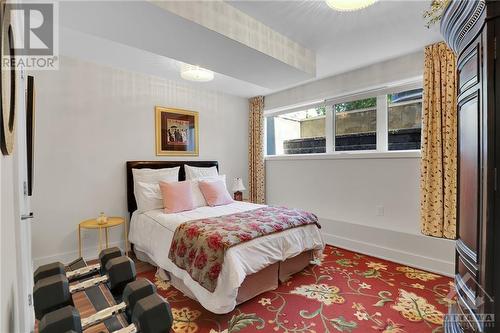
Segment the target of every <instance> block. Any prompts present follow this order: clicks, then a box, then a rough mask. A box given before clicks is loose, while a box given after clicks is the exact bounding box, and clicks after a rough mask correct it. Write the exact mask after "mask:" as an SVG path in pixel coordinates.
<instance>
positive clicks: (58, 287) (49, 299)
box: [33, 256, 136, 319]
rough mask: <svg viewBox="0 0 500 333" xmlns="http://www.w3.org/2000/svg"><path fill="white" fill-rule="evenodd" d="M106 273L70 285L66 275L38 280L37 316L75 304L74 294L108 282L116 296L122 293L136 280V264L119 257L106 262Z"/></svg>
mask: <svg viewBox="0 0 500 333" xmlns="http://www.w3.org/2000/svg"><path fill="white" fill-rule="evenodd" d="M106 271H107V273H106V275H104V276H100V277H96V278H93V279H89V280H86V281H83V282H80V283H78V284H74V285H71V286H70V285H69V280H68V278H67V277H66V276H65V275H62V274H59V275H54V276H49V277H47V278H44V279H40V280H38V282H37V283H36V284H35V286H34V288H33V301H34V306H35V317H36V318H37V319H40V318H42V317H43V316H44V315H45V314H46V313H48V312H51V311H54V310H56V309H59V308H61V307H64V306H67V305H73V298H72V297H71V295H72V294H74V293H76V292H78V291H82V290H85V289H87V288H90V287H93V286H97V285H99V284H101V283H107V284H108V287H109V290H110V291H111V293H112V294H113V295H114V296H117V295H120V294H121V293H122V292H123V288H125V285H126V284H127V283H129V282H132V281H134V280H135V277H136V273H135V265H134V262H133V261H132V259H130V258H129V257H125V256H122V257H117V258H113V259H110V260H108V262H107V263H106Z"/></svg>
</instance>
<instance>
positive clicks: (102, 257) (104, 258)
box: [33, 247, 123, 284]
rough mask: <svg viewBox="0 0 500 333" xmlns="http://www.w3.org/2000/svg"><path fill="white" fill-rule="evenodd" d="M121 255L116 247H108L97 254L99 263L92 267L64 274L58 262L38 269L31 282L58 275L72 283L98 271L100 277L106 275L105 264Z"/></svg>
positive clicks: (63, 268) (62, 267)
mask: <svg viewBox="0 0 500 333" xmlns="http://www.w3.org/2000/svg"><path fill="white" fill-rule="evenodd" d="M122 255H123V253H122V251H121V250H120V249H119V248H117V247H110V248H108V249H104V250H102V251H101V252H100V253H99V263H98V264H94V265H89V266H87V267H82V268H79V269H75V270H72V271H68V272H66V267H65V266H64V264H62V263H60V262H53V263H50V264H47V265H43V266H40V267H38V269H37V270H36V271H35V273H34V274H33V280H34V283H35V284H36V283H37V282H38V280H40V279H43V278H46V277H49V276H54V275H58V274H63V275H66V277H67V278H68V280H70V281H72V280H75V279H79V278H81V277H84V276H88V275H90V274H94V273H96V272H98V271H100V274H101V275H104V274H106V263H107V262H108V261H109V260H110V259H113V258H116V257H121V256H122Z"/></svg>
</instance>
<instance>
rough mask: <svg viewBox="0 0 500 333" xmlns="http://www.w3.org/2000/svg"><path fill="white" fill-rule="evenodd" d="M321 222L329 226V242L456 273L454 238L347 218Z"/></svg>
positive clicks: (451, 273)
mask: <svg viewBox="0 0 500 333" xmlns="http://www.w3.org/2000/svg"><path fill="white" fill-rule="evenodd" d="M321 224H322V226H323V227H325V226H327V228H323V230H324V231H323V237H324V240H325V242H326V243H327V244H330V245H333V246H338V247H341V248H345V249H346V250H351V251H355V252H359V253H362V254H366V255H370V256H374V257H378V258H381V259H386V260H389V261H394V262H396V263H400V264H403V265H408V266H412V267H415V268H419V269H423V270H426V271H430V272H434V273H437V274H441V275H445V276H449V277H453V276H454V272H455V251H454V248H455V242H454V241H451V240H446V239H437V238H432V237H427V236H424V235H414V234H407V233H403V232H399V231H392V230H385V229H380V228H374V227H370V226H365V225H359V224H353V223H348V222H339V221H332V220H324V219H322V221H321ZM325 229H327V230H325ZM328 229H329V230H328ZM332 230H335V232H332Z"/></svg>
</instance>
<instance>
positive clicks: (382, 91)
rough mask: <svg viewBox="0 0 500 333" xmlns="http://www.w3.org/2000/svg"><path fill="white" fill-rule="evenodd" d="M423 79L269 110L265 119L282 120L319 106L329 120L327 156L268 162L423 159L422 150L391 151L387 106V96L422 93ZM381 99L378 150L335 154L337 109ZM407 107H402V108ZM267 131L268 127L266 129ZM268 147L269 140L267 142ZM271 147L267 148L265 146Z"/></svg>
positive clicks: (286, 157)
mask: <svg viewBox="0 0 500 333" xmlns="http://www.w3.org/2000/svg"><path fill="white" fill-rule="evenodd" d="M422 87H423V84H422V76H419V77H416V78H413V79H409V80H406V81H401V82H400V83H393V84H386V85H384V86H379V87H376V88H372V89H367V90H360V91H356V92H352V93H350V94H343V95H339V96H336V97H332V98H329V99H325V100H323V101H318V100H316V101H314V102H310V103H303V104H300V105H294V106H290V107H280V108H278V109H272V110H265V111H264V117H265V118H267V117H271V116H274V117H275V116H278V115H280V114H285V113H290V112H295V111H303V110H306V109H311V108H315V107H319V106H326V119H325V141H326V142H325V143H326V152H325V153H320V154H283V155H267V154H266V155H265V156H264V159H265V160H266V161H273V160H303V159H311V160H323V159H349V158H352V159H371V158H375V159H377V158H378V159H386V158H421V151H420V150H394V151H390V150H389V123H388V120H389V119H388V117H389V112H388V111H389V105H388V103H387V95H388V94H393V93H398V92H402V91H407V90H413V89H421V88H422ZM374 96H375V97H376V98H377V108H376V112H377V135H376V137H377V139H376V140H377V141H376V142H377V144H376V146H377V148H376V149H375V150H354V151H338V152H337V151H335V114H334V112H333V105H335V104H340V103H345V102H350V101H353V100H357V99H363V98H371V97H374ZM418 101H421V100H416V101H408V104H409V103H415V102H418ZM403 104H406V103H402V104H401V105H403ZM399 105H400V104H398V103H397V104H395V105H391V106H399ZM265 129H266V130H267V126H266V127H265ZM266 136H267V132H265V134H264V137H265V138H266ZM264 142H265V143H267V138H266V140H265V141H264ZM265 147H267V144H265Z"/></svg>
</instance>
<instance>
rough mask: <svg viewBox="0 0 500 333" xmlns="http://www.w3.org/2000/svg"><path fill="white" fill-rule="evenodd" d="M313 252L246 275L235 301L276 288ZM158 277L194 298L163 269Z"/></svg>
mask: <svg viewBox="0 0 500 333" xmlns="http://www.w3.org/2000/svg"><path fill="white" fill-rule="evenodd" d="M134 252H135V255H136V256H137V259H139V260H141V261H145V262H148V263H150V264H152V265H154V266H156V264H155V263H154V261H153V260H151V259H150V258H149V256H148V255H147V254H146V253H144V252H141V251H140V250H138V249H137V248H134ZM313 252H314V251H313V250H307V251H304V252H302V253H301V254H299V255H297V256H295V257H292V258H288V259H286V260H285V261H281V262H277V263H274V264H272V265H270V266H267V267H266V268H264V269H262V270H260V271H258V272H257V273H254V274H251V275H247V277H246V278H245V280H243V283H242V284H241V286H240V287H239V289H238V295H237V297H236V303H237V304H241V303H243V302H246V301H248V300H250V299H252V298H254V297H256V296H258V295H260V294H262V293H265V292H267V291H271V290H275V289H276V288H278V285H279V282H284V281H287V280H288V279H290V277H291V276H292V275H293V274H296V273H299V272H301V271H303V270H304V269H305V268H306V267H307V266H309V264H310V262H311V260H312V259H313ZM159 269H161V268H159ZM160 277H162V278H164V279H169V280H170V283H171V284H172V285H173V286H174V287H175V288H176V289H177V290H179V291H181V292H182V293H183V294H184V295H186V296H187V297H189V298H191V299H193V300H196V298H195V297H194V295H193V294H192V293H191V291H190V290H189V288H187V287H186V285H185V284H184V282H183V281H182V280H181V279H179V278H177V277H175V276H174V275H172V274H169V273H168V272H165V271H163V274H160Z"/></svg>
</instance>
